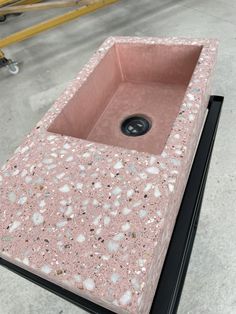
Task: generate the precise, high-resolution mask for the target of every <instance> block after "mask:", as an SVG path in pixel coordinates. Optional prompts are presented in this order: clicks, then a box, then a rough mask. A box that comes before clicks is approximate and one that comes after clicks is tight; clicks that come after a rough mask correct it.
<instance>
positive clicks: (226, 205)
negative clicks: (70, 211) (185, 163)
mask: <svg viewBox="0 0 236 314" xmlns="http://www.w3.org/2000/svg"><path fill="white" fill-rule="evenodd" d="M51 15H52V12H50V13H44V14H41V16H40V17H39V16H37V15H36V14H27V15H26V14H25V15H22V16H19V17H12V18H9V20H8V21H7V22H6V23H4V24H1V25H0V37H3V36H5V35H7V34H8V33H11V32H13V31H15V30H17V29H19V28H21V27H25V26H27V25H30V24H31V23H34V22H35V21H39V20H42V19H43V18H45V17H48V16H51ZM235 15H236V2H235V0H198V1H196V0H195V1H194V0H162V1H161V0H149V1H147V0H142V1H136V0H123V1H122V0H121V1H120V2H119V3H118V4H116V5H113V6H111V7H108V8H106V9H103V10H101V11H98V12H96V13H95V14H91V15H89V16H86V17H83V18H81V19H78V20H76V21H74V22H71V23H69V24H67V25H65V26H62V27H60V28H57V29H55V30H54V31H49V32H46V33H44V34H43V35H40V36H38V37H35V38H33V39H30V40H27V41H25V42H22V43H19V44H16V45H14V46H12V47H9V48H8V49H5V52H6V54H7V56H8V57H11V58H13V59H16V60H18V61H20V62H22V64H21V71H20V73H19V74H18V75H17V76H11V75H10V74H9V73H8V72H7V71H5V69H2V70H1V71H0V134H1V135H0V147H1V151H0V164H3V163H4V161H5V160H6V159H7V158H8V157H9V156H10V155H11V154H12V153H13V151H14V149H15V148H16V147H17V146H18V145H19V144H20V142H21V141H22V139H23V138H24V136H25V135H26V134H27V133H28V132H29V131H30V130H31V129H32V127H33V126H34V125H35V123H36V122H37V121H38V120H39V119H40V118H41V117H42V116H43V114H44V113H45V112H46V111H47V110H48V109H49V108H50V107H51V105H52V103H53V102H54V100H55V99H56V98H57V97H58V95H59V94H60V93H61V91H62V90H63V89H64V87H65V86H66V85H67V84H68V81H70V80H71V79H73V78H74V77H75V75H76V74H77V72H78V71H79V70H80V69H81V67H82V66H83V65H84V63H85V62H86V61H87V60H88V59H89V58H90V56H91V54H92V53H93V52H94V51H95V50H96V48H97V47H98V46H99V45H100V44H101V43H102V41H103V40H104V39H105V38H106V37H107V36H109V35H139V36H142V35H147V36H161V37H163V36H188V37H214V38H218V39H220V51H219V58H218V65H217V70H216V75H215V81H214V93H215V94H219V95H224V96H225V103H224V109H223V112H222V117H221V122H220V126H219V132H218V135H217V139H216V144H215V148H214V153H213V158H212V162H211V169H210V172H209V178H208V182H207V187H206V193H205V199H204V203H203V207H202V214H201V219H200V224H199V228H198V233H197V237H196V241H195V244H194V248H193V253H192V257H191V262H190V266H189V270H188V273H187V278H186V282H185V286H184V291H183V295H182V298H181V302H180V306H179V311H178V314H186V313H191V314H198V313H201V314H204V313H206V314H233V313H236V292H235V291H236V239H235V218H236V215H235V213H236V202H235V192H236V158H235V153H236V146H235V138H236V127H235V121H236V109H235V108H236V107H235V99H236V88H235V82H236V74H235V70H236V19H235ZM234 97H235V99H234ZM0 278H1V280H0V314H8V313H9V314H15V313H17V314H18V313H22V314H36V313H45V314H51V313H52V314H59V313H60V314H62V313H68V314H81V313H85V312H83V311H81V310H80V309H78V308H76V307H75V306H73V305H71V304H69V303H68V302H66V301H63V300H62V299H60V298H58V297H56V296H54V295H53V294H51V293H49V292H46V291H44V290H43V289H41V288H39V287H37V286H35V285H33V284H31V283H29V282H28V281H26V280H24V279H22V278H20V277H18V276H16V275H14V274H12V273H10V272H8V271H7V270H5V269H3V268H0Z"/></svg>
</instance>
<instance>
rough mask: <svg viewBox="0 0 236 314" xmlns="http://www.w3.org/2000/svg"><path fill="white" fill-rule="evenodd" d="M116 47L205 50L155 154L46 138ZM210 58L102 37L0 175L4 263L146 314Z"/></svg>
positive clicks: (212, 52) (169, 41)
mask: <svg viewBox="0 0 236 314" xmlns="http://www.w3.org/2000/svg"><path fill="white" fill-rule="evenodd" d="M115 43H129V44H130V45H136V44H141V43H142V44H145V45H147V47H148V46H150V45H160V44H161V45H169V46H171V45H195V46H202V47H203V48H202V51H201V55H200V57H199V60H198V63H197V66H196V68H195V70H194V73H193V76H192V78H191V81H190V83H189V85H188V87H187V91H186V93H185V96H184V99H183V102H182V105H181V107H180V111H179V114H178V116H177V118H176V120H175V122H174V124H173V127H172V129H171V133H170V136H169V137H168V139H167V142H166V145H165V147H164V150H163V151H162V153H161V154H159V155H152V154H148V153H145V152H144V153H142V152H137V151H135V150H127V149H124V148H120V147H114V146H108V145H104V144H99V143H93V142H90V141H86V140H82V139H78V138H75V137H70V136H63V135H59V134H53V133H50V132H48V131H47V130H48V127H49V126H50V125H51V123H52V122H53V121H54V119H55V118H56V117H57V116H58V114H59V113H60V112H61V110H62V109H63V108H64V107H65V106H66V105H67V104H68V103H70V101H71V100H72V99H73V97H74V96H75V95H76V93H78V90H79V89H80V87H81V86H82V85H83V84H84V82H86V80H88V79H89V77H90V75H91V73H92V72H93V70H94V69H95V67H96V66H97V65H98V64H99V62H100V61H101V60H102V59H103V58H104V56H105V55H106V54H107V52H108V51H109V49H110V48H111V47H112V46H113V45H114V44H115ZM216 52H217V42H216V41H215V40H199V39H196V40H195V39H179V38H166V39H165V38H164V39H163V38H162V39H158V38H130V37H116V38H108V39H107V40H106V41H105V43H104V44H103V45H102V46H101V47H100V48H99V50H98V51H97V52H96V54H95V55H94V56H93V58H92V59H91V60H90V61H89V63H88V64H87V65H86V66H85V67H84V68H83V70H82V71H81V72H80V74H79V76H78V77H77V78H76V79H75V80H74V81H73V82H72V83H71V84H70V85H69V87H68V89H67V90H66V91H65V92H64V94H63V95H62V96H61V97H60V98H59V99H58V100H57V101H56V103H55V104H54V105H53V107H52V108H51V109H50V110H49V111H48V112H47V113H46V115H45V116H44V118H43V119H42V120H41V121H40V122H39V123H38V124H37V126H36V127H35V129H34V130H33V131H32V132H31V133H30V134H29V135H28V136H27V138H26V139H25V141H24V143H23V144H22V145H21V146H20V147H19V148H18V149H17V150H16V152H15V153H14V155H13V156H12V158H11V159H10V160H9V161H8V162H7V164H6V165H5V166H3V168H2V169H1V172H0V211H1V215H0V256H1V257H2V258H4V259H7V260H9V261H11V262H12V263H15V264H17V265H20V266H21V267H23V268H25V269H27V270H29V271H31V272H33V273H36V274H38V275H39V276H42V277H44V278H46V279H48V280H50V281H53V282H55V283H56V284H58V285H61V286H63V287H65V288H66V289H69V290H71V291H73V292H75V293H77V294H79V295H81V296H84V297H86V298H88V299H90V300H92V301H94V302H96V303H99V304H101V305H103V306H104V307H107V308H109V309H111V310H113V311H114V312H116V313H133V314H138V313H141V314H146V313H148V312H149V310H150V307H151V304H152V300H153V297H154V293H155V290H156V286H157V283H158V279H159V276H160V273H161V269H162V265H163V262H164V258H165V255H166V252H167V248H168V244H169V241H170V238H171V234H172V231H173V227H174V223H175V219H176V216H177V214H178V210H179V206H180V203H181V199H182V196H183V192H184V188H185V186H186V182H187V177H188V173H189V170H190V167H191V163H192V160H193V157H194V152H195V149H196V145H197V141H198V138H199V135H200V132H201V129H202V125H203V122H204V117H205V114H206V107H207V103H208V99H209V94H210V82H211V75H212V70H213V68H214V64H215V59H216ZM153 145H155V143H153Z"/></svg>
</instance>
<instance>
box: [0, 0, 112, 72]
mask: <svg viewBox="0 0 236 314" xmlns="http://www.w3.org/2000/svg"><path fill="white" fill-rule="evenodd" d="M117 1H118V0H60V1H47V2H44V1H41V0H0V22H5V21H6V20H7V16H8V15H10V14H14V15H15V14H21V13H23V12H32V11H42V10H49V9H57V8H66V7H76V9H74V10H72V11H69V12H66V13H64V14H62V15H59V16H56V17H53V18H51V19H49V20H46V21H43V22H41V23H38V24H35V25H33V26H30V27H28V28H25V29H23V30H20V31H18V32H16V33H13V34H11V35H9V36H7V37H5V38H0V68H2V67H7V68H8V70H9V72H10V73H11V74H17V73H18V72H19V66H18V64H17V62H15V61H12V60H10V59H7V58H6V57H5V55H4V53H3V51H2V50H1V49H2V48H4V47H7V46H9V45H12V44H14V43H17V42H20V41H23V40H25V39H28V38H30V37H33V36H35V35H37V34H39V33H42V32H44V31H46V30H49V29H52V28H55V27H57V26H59V25H61V24H64V23H67V22H69V21H72V20H74V19H76V18H78V17H80V16H82V15H85V14H88V13H90V12H94V11H96V10H98V9H100V8H103V7H104V6H107V5H109V4H112V3H115V2H117Z"/></svg>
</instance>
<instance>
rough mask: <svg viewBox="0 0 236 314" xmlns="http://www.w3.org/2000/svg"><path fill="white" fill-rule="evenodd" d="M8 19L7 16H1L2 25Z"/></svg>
mask: <svg viewBox="0 0 236 314" xmlns="http://www.w3.org/2000/svg"><path fill="white" fill-rule="evenodd" d="M6 19H7V16H6V15H0V23H2V22H5V21H6Z"/></svg>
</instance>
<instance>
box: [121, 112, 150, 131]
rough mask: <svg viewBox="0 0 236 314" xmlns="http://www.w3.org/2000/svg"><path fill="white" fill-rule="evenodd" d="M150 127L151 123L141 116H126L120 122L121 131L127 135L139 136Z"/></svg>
mask: <svg viewBox="0 0 236 314" xmlns="http://www.w3.org/2000/svg"><path fill="white" fill-rule="evenodd" d="M150 128H151V123H150V122H149V121H148V120H147V119H146V118H144V117H143V116H132V117H128V118H127V119H125V120H124V121H123V122H122V125H121V131H122V132H123V133H124V134H125V135H127V136H141V135H144V134H146V133H147V132H148V131H149V130H150Z"/></svg>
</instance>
